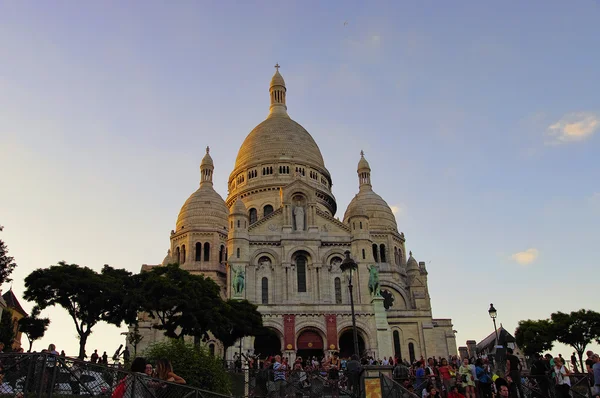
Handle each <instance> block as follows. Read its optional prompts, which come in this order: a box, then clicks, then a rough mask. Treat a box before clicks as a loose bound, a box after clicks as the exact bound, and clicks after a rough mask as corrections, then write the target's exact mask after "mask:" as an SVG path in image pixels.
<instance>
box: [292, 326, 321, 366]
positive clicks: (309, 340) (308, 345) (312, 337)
mask: <svg viewBox="0 0 600 398" xmlns="http://www.w3.org/2000/svg"><path fill="white" fill-rule="evenodd" d="M296 348H297V349H298V352H297V353H296V355H297V356H300V357H302V359H307V358H312V357H317V358H322V357H323V338H322V337H321V335H320V334H319V333H318V332H316V331H314V330H310V329H309V330H305V331H303V332H302V333H300V335H299V336H298V342H297V344H296Z"/></svg>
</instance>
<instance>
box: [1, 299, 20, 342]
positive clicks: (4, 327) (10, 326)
mask: <svg viewBox="0 0 600 398" xmlns="http://www.w3.org/2000/svg"><path fill="white" fill-rule="evenodd" d="M15 337H16V334H15V322H14V321H13V316H12V310H10V309H8V308H5V309H4V311H3V313H2V319H0V344H3V345H4V348H3V349H0V352H2V351H10V350H12V345H13V343H14V341H15Z"/></svg>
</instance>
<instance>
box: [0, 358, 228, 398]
mask: <svg viewBox="0 0 600 398" xmlns="http://www.w3.org/2000/svg"><path fill="white" fill-rule="evenodd" d="M0 370H1V371H0V377H1V381H0V396H11V397H19V398H21V397H23V398H25V397H32V398H33V397H38V398H41V397H53V396H58V395H60V396H62V397H65V396H67V397H68V396H82V395H85V396H109V397H110V396H117V397H123V398H133V397H135V398H138V397H139V398H151V397H152V398H154V397H156V398H187V397H189V398H225V397H231V396H228V395H223V394H218V393H215V392H211V391H206V390H202V389H198V388H194V387H190V386H187V385H181V384H175V383H171V382H166V381H163V380H159V379H155V378H151V377H148V376H147V375H145V374H142V373H132V372H127V371H125V370H124V369H123V368H122V367H121V366H120V365H113V366H104V365H99V364H93V363H90V362H82V361H78V360H74V359H71V358H66V357H60V356H56V355H52V354H47V353H42V354H37V353H35V354H0ZM113 394H114V395H113Z"/></svg>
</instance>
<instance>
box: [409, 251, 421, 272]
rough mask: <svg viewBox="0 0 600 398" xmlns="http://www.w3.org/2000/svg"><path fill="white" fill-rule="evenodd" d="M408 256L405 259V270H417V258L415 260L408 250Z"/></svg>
mask: <svg viewBox="0 0 600 398" xmlns="http://www.w3.org/2000/svg"><path fill="white" fill-rule="evenodd" d="M409 253H410V254H409V257H408V260H407V261H406V269H407V270H418V269H419V263H417V260H415V258H414V257H413V255H412V252H409Z"/></svg>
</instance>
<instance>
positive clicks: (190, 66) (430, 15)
mask: <svg viewBox="0 0 600 398" xmlns="http://www.w3.org/2000/svg"><path fill="white" fill-rule="evenodd" d="M599 7H600V6H599V5H598V3H597V2H595V1H583V0H582V1H577V2H559V1H531V2H526V3H523V2H504V3H502V4H500V3H494V4H490V3H481V2H475V1H473V2H468V1H456V2H370V3H368V4H367V3H364V2H309V1H306V2H287V1H282V2H272V1H264V2H237V3H233V2H208V1H207V2H192V1H190V2H186V1H182V2H177V4H174V3H167V2H155V1H148V2H128V3H123V2H110V1H106V2H96V3H90V2H88V3H85V4H74V3H69V2H46V3H34V2H12V3H10V2H5V3H3V4H1V5H0V59H2V62H0V162H1V163H0V165H1V166H0V179H1V181H2V195H0V224H1V225H4V226H5V230H4V232H2V235H1V236H2V239H3V240H4V241H5V242H6V243H7V244H8V246H9V249H10V252H11V254H12V255H13V256H14V257H15V258H16V260H17V262H18V264H19V267H18V268H17V270H16V271H15V273H14V279H15V282H14V284H13V289H14V290H15V292H16V293H17V294H18V295H19V296H21V295H22V292H23V284H22V280H23V278H24V277H25V276H26V275H28V274H29V273H30V272H31V271H32V270H33V269H35V268H38V267H45V266H48V265H51V264H55V263H56V262H57V261H60V260H65V261H67V262H71V263H78V264H82V265H87V266H90V267H92V268H95V269H100V268H101V266H102V265H103V264H111V265H113V266H117V267H124V268H127V269H129V270H131V271H136V272H137V271H139V269H140V265H141V264H142V263H149V264H155V263H159V262H160V261H162V259H163V257H164V255H165V253H166V250H167V249H168V247H169V231H170V230H171V229H172V228H173V227H174V224H175V220H176V217H177V214H178V212H179V208H180V206H181V205H182V204H183V202H184V201H185V199H186V198H187V197H188V196H189V194H190V193H191V192H193V191H194V190H195V189H196V188H197V185H198V182H199V170H198V166H199V163H200V160H201V158H202V156H203V154H204V148H205V147H206V145H210V146H211V155H212V156H213V158H214V160H215V176H214V178H215V188H216V190H217V191H218V192H219V193H220V194H221V195H222V196H223V197H225V196H226V194H227V191H226V183H227V177H228V175H229V173H230V172H231V170H232V168H233V164H234V161H235V156H236V154H237V150H238V148H239V146H240V145H241V143H242V141H243V139H244V137H245V136H246V135H247V134H248V133H249V132H250V130H252V128H253V127H254V126H255V125H256V124H258V123H260V122H261V121H262V120H263V119H264V118H265V116H266V115H267V112H268V82H269V80H270V77H271V75H272V73H273V71H274V69H273V65H274V64H275V63H276V62H279V63H280V64H281V65H282V68H281V73H282V74H283V76H284V78H285V79H286V83H287V87H288V95H287V102H288V110H289V114H290V115H291V116H292V118H293V119H295V120H296V121H298V122H299V123H300V124H302V125H303V126H304V127H305V128H306V129H307V130H308V131H309V132H310V133H311V134H312V135H313V137H314V138H315V140H316V142H317V143H318V144H319V146H320V148H321V151H322V153H323V156H324V159H325V162H326V166H327V167H328V169H329V170H330V172H331V175H332V178H333V183H334V185H333V190H334V194H335V195H336V198H337V200H338V209H339V210H338V214H337V215H338V216H339V217H342V216H343V212H344V210H345V208H346V206H347V204H348V202H349V201H350V199H351V198H352V197H353V195H354V194H355V193H356V192H357V191H358V182H357V178H356V164H357V162H358V159H359V152H360V150H361V149H363V150H364V151H365V153H366V157H367V159H368V160H369V162H370V164H371V168H372V169H373V172H372V181H373V186H374V190H375V191H376V192H377V193H379V194H380V195H381V196H382V197H383V198H384V199H386V200H387V202H388V203H389V204H390V205H391V206H393V208H394V210H395V211H396V217H397V220H398V227H399V229H400V230H401V231H404V233H405V234H406V238H407V248H408V249H409V250H412V251H413V253H414V255H415V257H416V259H417V260H419V261H426V262H427V263H428V265H427V266H428V270H429V272H430V274H429V287H430V294H431V296H432V303H433V308H434V316H436V317H440V318H447V317H451V318H452V319H453V320H454V327H455V329H456V330H458V335H457V340H458V343H459V345H462V344H464V342H465V340H467V339H475V340H480V339H482V338H484V337H485V336H486V335H487V334H489V333H491V332H492V331H493V328H492V324H491V321H490V319H489V317H488V315H487V309H488V307H489V303H490V302H493V303H494V304H495V306H496V308H497V309H498V313H499V316H498V320H499V321H500V322H501V323H502V324H503V325H504V326H505V327H506V328H507V329H508V330H509V331H511V332H513V331H514V329H515V327H516V325H517V322H518V321H519V320H520V319H528V318H531V319H538V318H544V317H547V316H549V314H550V313H551V312H553V311H555V310H561V311H572V310H577V309H580V308H582V307H583V308H588V309H593V310H596V311H598V310H600V308H599V307H598V304H597V303H596V302H595V301H592V300H591V297H592V291H597V285H598V276H599V275H600V274H599V273H598V271H597V266H598V258H599V257H600V250H599V249H598V244H597V242H598V238H599V237H600V232H599V226H600V162H599V161H598V153H599V150H600V95H598V93H599V91H600V90H599V89H600V79H598V64H599V63H600V53H599V52H598V51H597V49H598V48H600V25H599V24H598V23H597V22H598V20H599V19H600V9H599ZM344 22H347V24H344ZM8 287H9V286H8V285H5V286H4V289H5V290H6V289H8ZM23 304H24V306H25V307H26V308H27V309H30V308H31V304H29V303H23ZM47 314H48V315H49V316H50V317H51V318H52V324H51V326H50V329H49V331H48V333H47V336H46V337H45V338H44V339H43V340H41V341H40V342H38V343H36V345H35V346H34V347H35V348H37V349H41V348H42V347H43V346H46V345H47V344H48V343H50V342H55V343H56V344H57V346H58V347H59V349H65V350H66V351H67V353H68V354H76V352H77V344H78V343H77V340H76V333H75V329H74V327H73V324H72V321H71V320H70V319H69V318H68V317H67V315H66V313H65V312H64V310H62V309H56V310H50V311H47ZM119 330H125V329H124V328H121V329H117V328H115V327H111V326H106V325H98V326H97V327H96V329H95V333H94V334H93V335H92V337H91V338H90V340H89V343H88V352H92V351H93V349H94V348H98V349H99V350H100V351H103V350H107V351H109V353H110V352H112V351H114V350H115V349H116V347H117V346H118V345H119V344H120V343H121V342H122V339H121V338H120V337H119V336H118V331H119ZM593 348H595V349H597V348H598V347H597V346H595V347H593ZM555 351H556V352H558V350H555ZM560 352H561V353H563V355H566V354H568V353H569V352H570V349H568V348H561V349H560Z"/></svg>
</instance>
